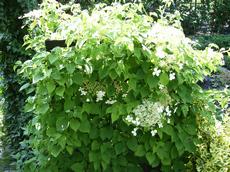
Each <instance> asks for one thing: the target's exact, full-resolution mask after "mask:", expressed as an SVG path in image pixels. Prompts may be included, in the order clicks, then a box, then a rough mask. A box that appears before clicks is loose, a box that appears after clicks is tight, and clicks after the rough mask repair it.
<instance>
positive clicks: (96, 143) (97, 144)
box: [91, 140, 100, 151]
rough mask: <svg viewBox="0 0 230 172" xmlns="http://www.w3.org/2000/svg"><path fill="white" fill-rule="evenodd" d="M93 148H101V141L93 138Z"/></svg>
mask: <svg viewBox="0 0 230 172" xmlns="http://www.w3.org/2000/svg"><path fill="white" fill-rule="evenodd" d="M91 149H92V150H93V151H95V150H99V149H100V143H99V142H98V141H97V140H93V142H92V144H91Z"/></svg>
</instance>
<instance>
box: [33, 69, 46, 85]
mask: <svg viewBox="0 0 230 172" xmlns="http://www.w3.org/2000/svg"><path fill="white" fill-rule="evenodd" d="M43 79H44V75H43V74H42V73H41V72H40V71H36V72H35V74H34V75H33V84H36V83H37V82H39V81H41V80H43Z"/></svg>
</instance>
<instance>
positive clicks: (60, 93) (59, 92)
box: [55, 87, 65, 97]
mask: <svg viewBox="0 0 230 172" xmlns="http://www.w3.org/2000/svg"><path fill="white" fill-rule="evenodd" d="M64 92H65V87H57V89H56V91H55V93H56V95H58V96H60V97H63V95H64Z"/></svg>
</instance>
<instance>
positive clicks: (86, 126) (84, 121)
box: [79, 117, 90, 133]
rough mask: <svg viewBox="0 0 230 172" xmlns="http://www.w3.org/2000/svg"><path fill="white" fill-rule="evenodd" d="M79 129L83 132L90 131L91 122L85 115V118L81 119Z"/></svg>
mask: <svg viewBox="0 0 230 172" xmlns="http://www.w3.org/2000/svg"><path fill="white" fill-rule="evenodd" d="M79 130H80V131H81V132H83V133H89V131H90V123H89V120H88V119H87V117H83V119H82V121H81V125H80V127H79Z"/></svg>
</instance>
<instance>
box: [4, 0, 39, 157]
mask: <svg viewBox="0 0 230 172" xmlns="http://www.w3.org/2000/svg"><path fill="white" fill-rule="evenodd" d="M36 4H37V1H36V0H32V1H28V0H20V1H19V0H16V1H15V0H7V1H6V0H3V1H1V2H0V47H1V49H0V50H1V51H0V57H1V59H0V60H1V66H0V67H1V73H2V76H3V78H4V79H3V81H2V83H1V84H3V85H2V87H1V88H2V90H3V97H4V100H5V101H4V103H5V104H4V106H3V114H4V117H3V124H4V128H3V130H4V133H5V137H4V139H3V140H4V145H5V148H7V149H12V151H13V153H16V152H18V151H19V146H20V145H19V142H20V141H22V140H23V139H24V136H23V130H22V128H24V127H25V125H26V124H27V121H28V119H29V116H30V115H28V114H25V113H24V112H23V106H24V101H25V95H24V93H23V92H19V88H20V84H19V77H18V76H17V74H16V72H15V71H14V70H13V67H14V65H15V62H16V61H17V60H22V61H24V60H25V59H27V58H28V53H27V52H26V51H25V49H24V48H23V47H22V44H23V37H24V35H25V33H26V29H22V28H21V27H22V20H21V19H18V17H19V16H20V15H23V14H24V13H26V12H28V11H29V10H31V9H32V8H34V7H35V6H36Z"/></svg>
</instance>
